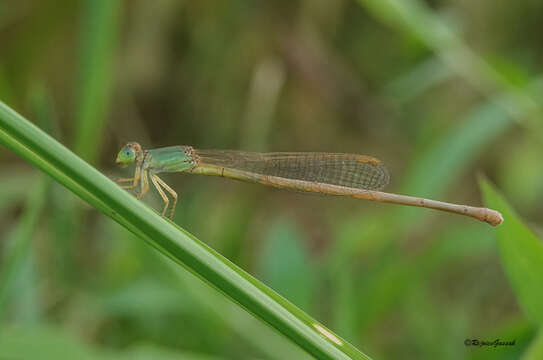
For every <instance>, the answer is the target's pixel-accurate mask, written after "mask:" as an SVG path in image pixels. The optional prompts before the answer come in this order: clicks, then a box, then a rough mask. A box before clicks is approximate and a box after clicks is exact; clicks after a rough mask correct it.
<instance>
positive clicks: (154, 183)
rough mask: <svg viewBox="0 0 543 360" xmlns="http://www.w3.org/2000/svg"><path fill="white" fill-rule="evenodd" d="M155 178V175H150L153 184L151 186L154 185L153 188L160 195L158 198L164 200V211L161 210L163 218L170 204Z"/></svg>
mask: <svg viewBox="0 0 543 360" xmlns="http://www.w3.org/2000/svg"><path fill="white" fill-rule="evenodd" d="M157 178H158V177H157V176H156V175H155V174H151V181H152V182H153V185H155V188H156V189H157V191H158V193H159V194H160V197H162V200H164V209H163V210H162V216H164V215H165V214H166V210H167V209H168V205H169V204H170V199H168V196H166V194H165V193H164V190H162V188H161V187H160V184H159V183H158V181H157Z"/></svg>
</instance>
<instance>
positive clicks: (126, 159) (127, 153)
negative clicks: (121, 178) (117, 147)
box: [115, 142, 142, 167]
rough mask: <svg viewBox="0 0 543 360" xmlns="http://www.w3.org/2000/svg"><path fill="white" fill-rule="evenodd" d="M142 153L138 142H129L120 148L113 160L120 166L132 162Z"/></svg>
mask: <svg viewBox="0 0 543 360" xmlns="http://www.w3.org/2000/svg"><path fill="white" fill-rule="evenodd" d="M141 155H142V150H141V146H140V144H138V143H135V142H131V143H128V144H126V145H125V146H123V147H122V148H121V151H119V153H118V154H117V159H116V160H115V162H116V163H117V164H119V165H120V166H121V167H125V166H127V165H130V164H132V163H133V162H134V161H136V160H138V159H139V158H140V157H141Z"/></svg>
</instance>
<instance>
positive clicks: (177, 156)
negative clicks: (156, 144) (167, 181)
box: [143, 146, 196, 173]
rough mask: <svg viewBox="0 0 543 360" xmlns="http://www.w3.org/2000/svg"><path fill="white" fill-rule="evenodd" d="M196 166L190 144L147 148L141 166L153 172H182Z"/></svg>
mask: <svg viewBox="0 0 543 360" xmlns="http://www.w3.org/2000/svg"><path fill="white" fill-rule="evenodd" d="M195 166H196V163H195V160H194V158H193V155H192V148H191V147H190V146H168V147H164V148H159V149H153V150H147V152H146V154H145V158H144V164H143V167H144V168H147V169H149V170H150V171H152V172H153V173H161V172H183V171H189V170H191V169H193V168H194V167H195Z"/></svg>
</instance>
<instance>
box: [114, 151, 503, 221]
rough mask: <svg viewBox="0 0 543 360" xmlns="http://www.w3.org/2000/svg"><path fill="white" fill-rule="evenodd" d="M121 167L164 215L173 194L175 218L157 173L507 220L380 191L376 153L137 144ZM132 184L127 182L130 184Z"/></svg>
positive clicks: (383, 181) (382, 180)
mask: <svg viewBox="0 0 543 360" xmlns="http://www.w3.org/2000/svg"><path fill="white" fill-rule="evenodd" d="M116 162H117V163H118V164H120V165H121V166H126V165H129V164H131V163H134V162H135V163H136V171H135V173H134V177H133V178H128V179H119V180H117V181H118V182H119V183H120V184H124V185H121V186H122V188H124V189H134V188H137V186H138V184H139V185H140V191H139V192H138V193H137V195H136V197H137V198H138V199H139V198H141V197H142V196H143V195H145V194H146V193H147V192H148V191H149V179H151V182H152V183H153V185H154V186H155V188H156V189H157V191H158V193H159V194H160V196H161V197H162V199H163V200H164V204H165V205H164V209H163V210H162V216H164V215H165V214H166V210H167V209H168V206H169V203H170V200H169V199H168V196H166V193H165V192H164V190H165V191H167V192H168V193H169V194H170V195H171V196H172V198H173V204H172V206H171V208H170V212H169V217H170V218H172V217H173V214H174V211H175V205H176V204H177V193H176V192H175V191H174V190H173V189H172V188H171V187H170V186H168V184H166V183H165V182H164V181H163V180H162V179H160V178H159V177H158V174H160V173H164V172H185V173H189V174H202V175H213V176H222V177H225V178H230V179H237V180H242V181H247V182H253V183H259V184H263V185H268V186H274V187H277V188H283V189H292V190H298V191H304V192H311V193H319V194H328V195H343V196H350V197H353V198H356V199H365V200H371V201H380V202H387V203H394V204H402V205H410V206H420V207H425V208H429V209H435V210H442V211H447V212H452V213H456V214H460V215H467V216H471V217H474V218H476V219H478V220H481V221H485V222H487V223H489V224H491V225H494V226H496V225H499V224H501V223H502V222H503V217H502V216H501V214H500V213H499V212H497V211H495V210H491V209H487V208H480V207H473V206H467V205H458V204H451V203H446V202H442V201H436V200H430V199H424V198H417V197H412V196H406V195H398V194H392V193H386V192H382V191H380V190H381V189H383V188H384V187H385V186H386V185H387V184H388V182H389V175H388V172H387V170H386V168H385V167H384V166H383V165H382V164H381V162H380V161H379V160H377V159H375V158H373V157H370V156H364V155H355V154H335V153H315V152H305V153H304V152H293V153H286V152H285V153H284V152H276V153H253V152H245V151H232V150H196V149H193V148H192V147H190V146H170V147H164V148H159V149H152V150H143V149H142V148H141V146H140V145H139V144H138V143H135V142H131V143H128V144H126V145H125V146H124V147H123V148H122V149H121V151H119V154H118V155H117V160H116ZM127 183H128V184H127Z"/></svg>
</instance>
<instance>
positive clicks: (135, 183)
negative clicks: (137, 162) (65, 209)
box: [115, 166, 141, 189]
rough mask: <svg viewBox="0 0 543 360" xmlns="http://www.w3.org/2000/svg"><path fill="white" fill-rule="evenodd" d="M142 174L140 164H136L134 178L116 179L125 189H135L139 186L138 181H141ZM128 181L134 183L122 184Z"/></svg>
mask: <svg viewBox="0 0 543 360" xmlns="http://www.w3.org/2000/svg"><path fill="white" fill-rule="evenodd" d="M140 174H141V168H140V167H139V166H136V172H135V173H134V177H133V178H121V179H117V180H115V181H116V182H117V184H119V186H120V187H121V188H123V189H134V188H135V187H136V186H138V182H139V180H140V177H141V175H140ZM127 182H131V183H132V184H129V185H121V184H122V183H127Z"/></svg>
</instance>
